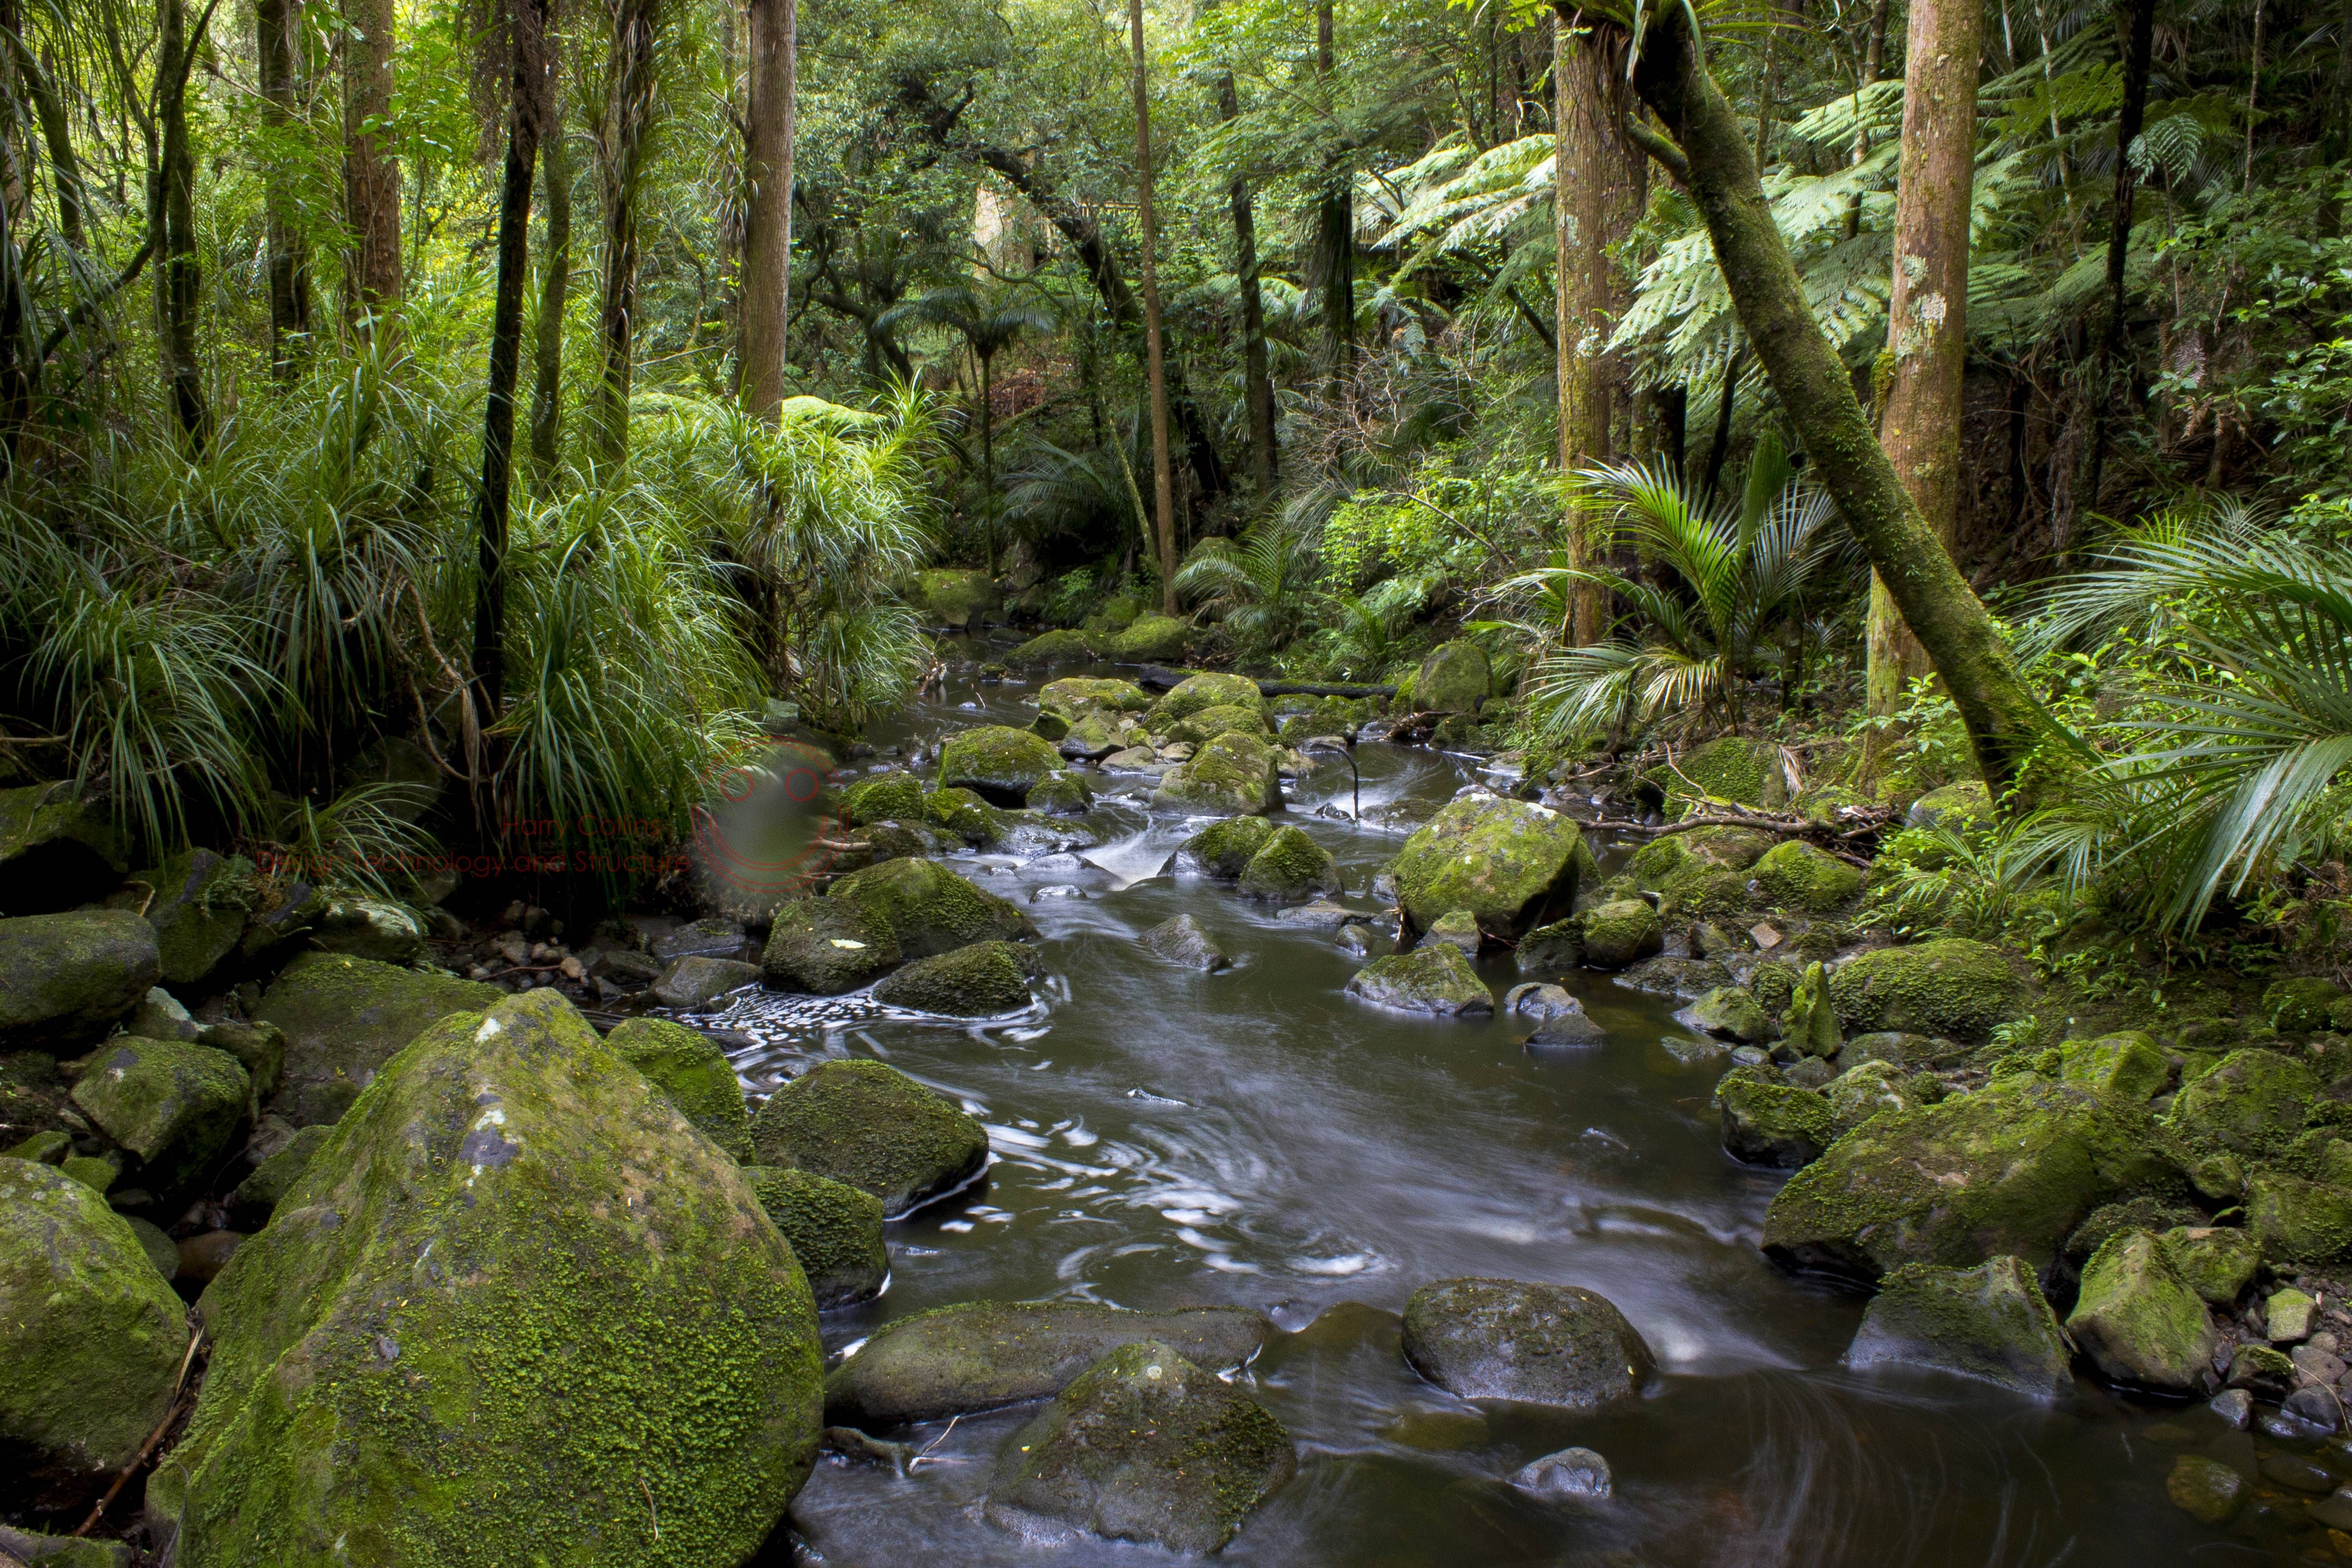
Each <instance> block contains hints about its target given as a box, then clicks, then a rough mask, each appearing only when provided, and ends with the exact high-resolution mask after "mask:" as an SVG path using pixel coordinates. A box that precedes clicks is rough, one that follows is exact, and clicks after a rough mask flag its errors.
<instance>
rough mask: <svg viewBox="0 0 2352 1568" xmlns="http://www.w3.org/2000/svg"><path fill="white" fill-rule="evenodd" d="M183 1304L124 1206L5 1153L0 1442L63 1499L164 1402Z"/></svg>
mask: <svg viewBox="0 0 2352 1568" xmlns="http://www.w3.org/2000/svg"><path fill="white" fill-rule="evenodd" d="M187 1343H188V1326H187V1319H186V1312H185V1309H184V1308H183V1306H182V1305H181V1302H180V1299H179V1298H178V1297H177V1296H175V1295H173V1293H172V1288H171V1286H170V1285H169V1284H167V1283H166V1282H165V1277H164V1276H163V1274H162V1273H161V1272H159V1271H158V1270H157V1268H156V1267H155V1265H154V1264H152V1262H150V1261H149V1260H148V1258H147V1253H146V1249H145V1248H144V1247H142V1246H141V1244H140V1241H139V1238H138V1237H136V1236H134V1235H133V1234H132V1233H131V1227H130V1226H129V1225H128V1224H126V1223H125V1222H124V1221H123V1219H122V1216H121V1215H117V1214H116V1213H114V1212H113V1211H112V1210H111V1209H110V1208H108V1207H107V1206H106V1200H105V1199H104V1198H102V1197H100V1195H99V1194H96V1193H94V1192H92V1191H90V1190H89V1188H88V1187H86V1186H84V1185H83V1184H80V1183H79V1182H77V1181H75V1180H73V1179H72V1178H71V1177H69V1176H68V1175H66V1174H65V1173H63V1172H61V1171H59V1170H58V1169H57V1168H55V1167H54V1166H49V1165H37V1164H34V1163H31V1162H29V1161H25V1160H13V1159H0V1365H5V1366H6V1367H7V1369H8V1373H7V1375H6V1376H5V1378H0V1445H5V1447H7V1448H8V1449H9V1450H11V1458H12V1461H13V1463H14V1464H15V1465H16V1466H21V1467H23V1469H22V1471H21V1472H20V1479H23V1480H26V1481H31V1482H34V1483H36V1484H39V1483H41V1482H49V1483H54V1484H61V1485H62V1487H63V1488H64V1489H65V1490H66V1492H67V1493H68V1496H67V1498H66V1499H65V1500H68V1501H70V1500H71V1498H72V1497H74V1496H79V1493H80V1492H81V1491H83V1490H88V1491H89V1492H90V1493H91V1494H92V1495H95V1493H96V1492H97V1491H99V1490H101V1489H104V1487H105V1485H106V1482H107V1481H108V1480H109V1479H110V1478H111V1476H112V1474H113V1472H114V1471H116V1470H118V1469H120V1468H122V1467H123V1466H125V1465H128V1464H129V1463H130V1462H131V1459H132V1458H134V1457H135V1456H136V1455H137V1454H138V1452H139V1448H140V1446H141V1445H142V1443H144V1442H145V1441H146V1438H147V1435H148V1433H150V1432H152V1431H153V1430H154V1428H155V1426H157V1424H158V1423H160V1422H161V1421H162V1420H163V1412H164V1410H165V1409H166V1408H167V1407H168V1406H169V1405H170V1403H171V1399H172V1391H173V1384H174V1383H175V1382H176V1381H177V1379H178V1375H179V1369H180V1360H181V1355H182V1352H184V1351H185V1350H186V1348H187Z"/></svg>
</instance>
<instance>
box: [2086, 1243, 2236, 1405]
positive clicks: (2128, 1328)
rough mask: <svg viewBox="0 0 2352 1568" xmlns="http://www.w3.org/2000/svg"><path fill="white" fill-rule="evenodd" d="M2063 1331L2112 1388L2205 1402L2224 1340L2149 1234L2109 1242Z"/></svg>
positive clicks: (2091, 1266) (2095, 1259)
mask: <svg viewBox="0 0 2352 1568" xmlns="http://www.w3.org/2000/svg"><path fill="white" fill-rule="evenodd" d="M2066 1331H2067V1332H2068V1333H2070V1334H2072V1335H2074V1342H2075V1343H2076V1344H2078V1345H2080V1346H2081V1347H2082V1348H2083V1351H2084V1353H2085V1354H2087V1355H2088V1356H2089V1357H2090V1358H2091V1360H2092V1362H2093V1363H2095V1365H2096V1366H2097V1367H2098V1369H2099V1373H2100V1375H2101V1376H2103V1377H2105V1378H2106V1379H2108V1380H2109V1381H2110V1382H2114V1383H2121V1384H2129V1385H2131V1386H2134V1387H2138V1388H2149V1389H2155V1390H2157V1391H2158V1392H2160V1393H2165V1394H2202V1393H2205V1392H2207V1391H2208V1389H2209V1386H2210V1383H2211V1382H2212V1380H2213V1352H2214V1351H2216V1350H2217V1349H2219V1348H2220V1346H2221V1336H2220V1334H2219V1333H2217V1332H2216V1331H2215V1330H2214V1328H2213V1320H2212V1319H2211V1318H2210V1316H2208V1315H2207V1313H2206V1310H2205V1303H2204V1302H2203V1301H2201V1300H2198V1296H2197V1292H2196V1291H2194V1290H2192V1289H2189V1286H2188V1285H2187V1284H2186V1283H2184V1282H2183V1281H2182V1280H2181V1278H2180V1276H2179V1275H2178V1274H2177V1273H2175V1272H2174V1271H2173V1268H2172V1265H2171V1264H2170V1263H2169V1262H2168V1261H2167V1260H2166V1258H2165V1256H2164V1248H2163V1247H2161V1246H2160V1245H2159V1244H2158V1241H2157V1239H2156V1237H2153V1236H2150V1235H2149V1234H2148V1233H2147V1232H2146V1231H2144V1230H2136V1231H2127V1232H2126V1233H2124V1234H2122V1235H2120V1236H2116V1237H2111V1238H2109V1240H2108V1241H2107V1243H2106V1245H2105V1246H2104V1247H2100V1248H2099V1250H2098V1251H2097V1252H2096V1253H2095V1255H2093V1257H2092V1258H2091V1261H2090V1264H2089V1266H2088V1267H2087V1268H2084V1270H2083V1289H2082V1294H2081V1296H2080V1298H2079V1299H2078V1300H2077V1301H2076V1303H2075V1307H2074V1312H2073V1313H2072V1314H2071V1315H2070V1316H2069V1317H2068V1318H2067V1320H2066Z"/></svg>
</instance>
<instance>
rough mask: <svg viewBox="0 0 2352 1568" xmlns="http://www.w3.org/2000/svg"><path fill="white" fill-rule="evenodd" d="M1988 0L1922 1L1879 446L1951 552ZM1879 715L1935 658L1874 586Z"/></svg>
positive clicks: (1915, 5) (1914, 1)
mask: <svg viewBox="0 0 2352 1568" xmlns="http://www.w3.org/2000/svg"><path fill="white" fill-rule="evenodd" d="M1983 32H1984V16H1983V9H1982V7H1981V5H1979V3H1978V0H1911V26H1910V34H1909V39H1908V42H1907V43H1906V46H1905V53H1904V79H1903V168H1902V173H1901V175H1900V176H1899V178H1898V181H1897V184H1896V187H1895V291H1894V294H1893V296H1892V298H1891V299H1890V300H1889V301H1888V304H1887V310H1886V321H1887V329H1886V336H1887V353H1888V354H1889V357H1890V358H1891V359H1892V361H1893V363H1894V373H1893V375H1892V377H1891V378H1890V379H1889V380H1888V382H1887V384H1886V394H1885V403H1884V405H1882V407H1881V409H1880V412H1879V419H1878V439H1879V444H1880V445H1881V446H1882V447H1885V449H1886V460H1887V461H1888V462H1889V463H1891V464H1893V465H1894V468H1895V478H1897V479H1901V480H1902V481H1903V488H1904V489H1906V490H1908V491H1910V492H1911V500H1912V503H1913V504H1914V505H1916V507H1917V508H1918V509H1919V516H1920V519H1921V521H1924V522H1926V523H1927V526H1928V527H1929V528H1930V529H1933V530H1934V531H1935V534H1936V537H1937V540H1938V541H1940V542H1942V544H1943V546H1944V548H1945V549H1946V550H1949V549H1950V548H1951V546H1952V542H1953V541H1954V539H1955V538H1956V537H1957V536H1958V529H1959V513H1960V378H1961V374H1962V372H1963V371H1965V370H1966V369H1967V366H1968V358H1969V333H1968V303H1969V191H1970V189H1971V187H1972V184H1973V181H1974V178H1975V169H1976V153H1977V68H1978V59H1979V53H1980V51H1981V49H1982V46H1983ZM1868 640H1869V648H1870V654H1869V658H1870V668H1869V677H1868V694H1869V710H1870V712H1871V715H1872V716H1873V717H1874V718H1879V719H1886V718H1891V717H1893V716H1894V714H1895V711H1896V710H1898V709H1900V708H1901V707H1902V705H1903V693H1904V690H1905V689H1906V687H1908V686H1909V684H1910V683H1911V682H1912V681H1913V680H1914V679H1916V678H1918V677H1920V676H1922V675H1925V674H1927V650H1926V649H1925V648H1922V647H1920V646H1919V639H1918V638H1916V637H1913V636H1912V635H1911V629H1910V628H1909V627H1908V626H1905V625H1904V624H1903V616H1902V615H1901V613H1900V612H1899V611H1898V610H1897V609H1896V608H1895V599H1894V595H1891V594H1889V593H1888V592H1887V591H1886V584H1885V583H1884V582H1882V581H1880V580H1879V579H1878V578H1877V577H1876V576H1875V575H1873V577H1872V578H1871V583H1870V625H1869V633H1868Z"/></svg>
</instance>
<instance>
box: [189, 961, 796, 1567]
mask: <svg viewBox="0 0 2352 1568" xmlns="http://www.w3.org/2000/svg"><path fill="white" fill-rule="evenodd" d="M684 1127H685V1123H684V1122H683V1121H682V1120H681V1119H680V1118H679V1116H678V1114H677V1111H676V1110H673V1109H671V1108H670V1106H669V1105H667V1103H666V1102H664V1101H663V1100H661V1099H660V1098H659V1097H658V1096H657V1095H656V1093H655V1092H654V1090H653V1089H652V1086H651V1085H650V1084H648V1083H647V1082H646V1079H644V1077H643V1076H641V1075H640V1074H638V1073H637V1072H636V1071H635V1070H634V1069H632V1068H629V1067H628V1066H627V1065H626V1064H625V1063H624V1062H622V1061H621V1059H620V1058H618V1057H617V1056H615V1055H614V1053H613V1052H612V1051H611V1050H610V1049H609V1048H607V1047H605V1046H604V1043H603V1042H601V1041H599V1040H598V1039H597V1038H596V1037H595V1033H594V1031H593V1030H592V1029H590V1028H589V1026H588V1025H587V1024H586V1022H585V1021H584V1020H583V1019H582V1018H581V1017H580V1016H579V1015H578V1014H576V1013H575V1012H573V1011H572V1007H571V1005H570V1004H568V1003H566V1002H565V1001H564V1000H563V999H562V997H561V996H559V995H557V994H555V993H553V992H552V991H550V990H540V991H534V992H530V993H527V994H522V995H519V996H515V997H512V998H509V999H504V1000H501V1001H500V1002H499V1004H498V1005H495V1006H494V1007H492V1008H491V1009H490V1010H489V1012H488V1015H487V1016H463V1017H453V1018H447V1019H444V1020H443V1021H441V1022H439V1023H437V1024H436V1025H434V1026H431V1027H430V1028H429V1029H427V1030H426V1031H425V1033H424V1034H423V1035H421V1036H420V1037H418V1038H417V1039H416V1040H415V1041H414V1042H413V1043H412V1044H410V1045H409V1046H408V1047H406V1048H405V1049H404V1050H403V1051H401V1052H400V1053H399V1055H398V1056H396V1057H395V1058H394V1059H393V1060H392V1061H390V1062H388V1063H386V1064H385V1065H384V1068H383V1071H382V1072H381V1073H380V1074H379V1075H378V1076H377V1077H376V1079H375V1080H374V1081H373V1083H372V1084H370V1086H369V1087H368V1089H366V1090H365V1092H363V1093H362V1095H361V1096H360V1098H359V1100H358V1101H357V1102H356V1103H355V1104H354V1105H353V1106H352V1110H351V1111H350V1113H349V1114H348V1115H346V1116H345V1117H344V1118H343V1120H342V1121H341V1123H339V1124H338V1125H337V1127H336V1128H335V1130H334V1131H333V1133H332V1135H331V1137H330V1139H329V1141H328V1142H327V1144H326V1146H325V1147H324V1148H323V1149H321V1150H320V1153H319V1156H318V1158H317V1159H315V1160H314V1161H313V1162H312V1163H311V1166H310V1170H309V1172H307V1173H305V1174H304V1175H303V1177H302V1178H301V1180H300V1181H299V1182H298V1183H296V1184H295V1186H294V1189H293V1190H292V1191H291V1192H289V1194H287V1197H286V1201H285V1202H284V1204H282V1205H280V1207H279V1210H278V1215H277V1217H276V1218H275V1219H273V1220H272V1221H271V1223H270V1225H269V1226H268V1228H267V1229H265V1230H264V1231H262V1232H261V1234H260V1235H258V1236H257V1237H253V1238H252V1239H251V1240H250V1241H248V1242H247V1244H246V1245H245V1247H243V1248H242V1249H241V1250H239V1251H238V1253H237V1254H236V1257H235V1258H234V1259H232V1260H231V1262H230V1263H229V1265H228V1267H227V1268H226V1270H225V1271H224V1272H223V1273H222V1274H221V1276H220V1278H219V1279H216V1280H215V1281H214V1283H213V1285H212V1287H211V1289H208V1290H207V1291H206V1292H205V1303H204V1310H205V1321H206V1324H207V1327H208V1328H209V1330H210V1331H211V1332H212V1333H213V1335H214V1339H215V1348H214V1352H213V1359H212V1363H211V1370H210V1372H209V1373H208V1375H207V1377H206V1380H205V1388H204V1394H203V1397H202V1400H201V1401H200V1402H199V1404H198V1406H197V1410H196V1415H195V1418H194V1423H193V1424H192V1426H191V1427H190V1430H189V1434H188V1436H186V1437H185V1438H184V1440H183V1441H182V1443H181V1444H180V1446H179V1447H177V1448H176V1449H174V1450H173V1452H172V1454H171V1455H169V1456H168V1457H167V1458H166V1460H165V1462H164V1465H163V1468H162V1469H161V1470H159V1472H158V1473H157V1475H156V1476H155V1478H154V1479H152V1481H151V1483H150V1488H149V1498H150V1509H151V1513H153V1512H155V1511H157V1510H159V1509H160V1510H162V1511H163V1512H164V1513H166V1514H167V1515H168V1514H169V1513H171V1512H173V1511H175V1505H176V1512H177V1513H178V1516H179V1542H178V1545H177V1548H176V1553H177V1558H176V1560H177V1562H178V1563H180V1564H182V1568H229V1565H238V1568H242V1565H246V1564H255V1565H257V1564H260V1563H287V1562H306V1563H307V1562H318V1563H328V1562H340V1561H344V1560H346V1559H348V1560H349V1561H352V1562H369V1563H401V1564H403V1568H443V1565H451V1568H454V1565H457V1564H471V1563H480V1562H483V1561H485V1543H486V1542H513V1541H520V1540H527V1541H528V1542H530V1551H531V1552H532V1553H534V1554H537V1555H540V1556H543V1557H544V1558H545V1559H546V1560H547V1561H549V1562H551V1563H553V1562H562V1563H572V1564H582V1565H586V1564H604V1563H610V1564H614V1565H619V1564H633V1565H634V1564H643V1563H655V1564H677V1565H678V1568H704V1565H706V1564H710V1563H740V1562H741V1561H743V1560H744V1559H746V1558H747V1557H749V1556H750V1555H751V1553H752V1552H753V1551H754V1550H755V1549H756V1548H757V1547H758V1546H759V1544H760V1542H761V1541H762V1540H763V1539H765V1537H766V1536H767V1534H768V1532H769V1531H770V1530H771V1528H772V1526H773V1524H774V1523H775V1521H776V1520H777V1519H778V1518H780V1517H781V1516H782V1512H783V1510H784V1507H785V1505H786V1503H787V1502H788V1501H789V1500H790V1499H791V1497H792V1494H793V1491H794V1490H795V1489H797V1488H798V1486H799V1485H800V1483H801V1481H802V1479H803V1478H804V1477H805V1476H806V1475H807V1473H808V1469H809V1467H810V1465H811V1463H812V1462H813V1461H814V1457H815V1449H816V1440H817V1434H818V1430H819V1423H820V1419H821V1409H822V1392H821V1377H822V1365H823V1352H822V1349H821V1348H820V1345H819V1342H818V1337H817V1324H816V1313H815V1309H814V1304H813V1303H812V1301H811V1300H810V1297H809V1293H808V1288H807V1286H806V1285H805V1283H803V1279H802V1275H801V1270H800V1267H799V1265H798V1264H797V1263H796V1262H794V1260H793V1254H792V1249H791V1248H790V1247H788V1246H787V1245H786V1244H785V1242H784V1239H783V1237H782V1236H781V1235H779V1234H778V1233H777V1231H776V1228H775V1226H773V1225H772V1224H771V1223H770V1222H769V1220H768V1217H767V1215H765V1214H764V1213H763V1212H762V1211H761V1207H760V1205H759V1203H758V1201H757V1200H756V1199H755V1198H754V1196H753V1195H752V1194H751V1190H750V1188H749V1187H747V1186H746V1185H745V1184H744V1182H743V1180H742V1177H741V1175H740V1172H739V1171H738V1170H737V1168H736V1166H735V1164H734V1163H733V1162H732V1161H730V1160H728V1159H727V1158H726V1157H725V1156H724V1155H723V1154H721V1153H720V1152H719V1151H718V1150H717V1149H716V1148H715V1147H713V1146H712V1145H711V1144H710V1143H709V1142H707V1141H705V1140H703V1139H700V1138H695V1137H686V1136H681V1135H680V1134H681V1132H682V1131H684ZM329 1432H331V1433H333V1434H334V1436H333V1440H332V1441H331V1442H327V1441H321V1440H320V1434H322V1433H329ZM648 1497H649V1498H650V1499H651V1500H652V1502H651V1506H650V1507H648V1506H646V1499H647V1498H648ZM627 1500H634V1503H635V1506H625V1502H626V1501H627ZM656 1521H658V1524H657V1527H658V1531H659V1533H658V1536H656ZM492 1554H493V1555H503V1549H498V1550H497V1551H495V1552H493V1553H492Z"/></svg>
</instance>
